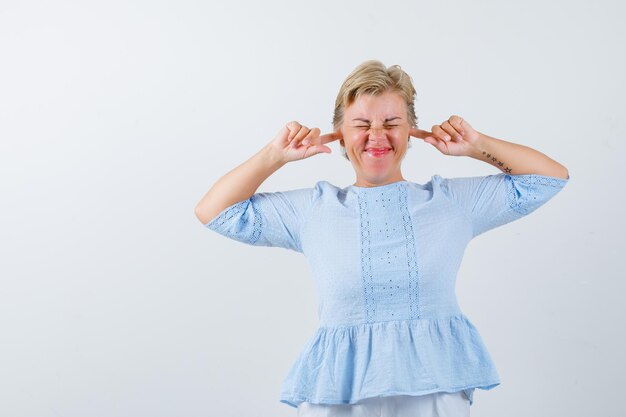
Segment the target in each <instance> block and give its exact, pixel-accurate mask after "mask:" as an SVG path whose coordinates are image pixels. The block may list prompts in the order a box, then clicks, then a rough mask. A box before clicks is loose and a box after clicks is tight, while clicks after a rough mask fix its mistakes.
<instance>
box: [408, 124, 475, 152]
mask: <svg viewBox="0 0 626 417" xmlns="http://www.w3.org/2000/svg"><path fill="white" fill-rule="evenodd" d="M409 134H410V135H411V136H413V137H415V138H419V139H423V140H424V142H426V143H430V144H431V145H433V146H434V147H435V148H437V149H438V150H439V151H440V152H441V153H442V154H444V155H453V156H469V155H471V154H472V153H473V152H474V151H475V149H476V146H477V144H478V140H479V139H480V133H478V132H477V131H476V130H474V128H472V126H470V124H469V123H467V120H464V119H463V118H462V117H460V116H456V115H453V116H450V118H449V119H448V120H446V121H444V122H443V123H441V124H440V125H434V126H433V128H432V132H429V131H427V130H421V129H417V128H411V130H410V132H409Z"/></svg>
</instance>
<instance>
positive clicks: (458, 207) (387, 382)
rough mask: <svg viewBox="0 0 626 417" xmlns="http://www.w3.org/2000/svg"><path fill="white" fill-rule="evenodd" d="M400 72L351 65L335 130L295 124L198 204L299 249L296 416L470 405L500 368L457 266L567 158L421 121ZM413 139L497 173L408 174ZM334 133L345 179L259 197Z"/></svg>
mask: <svg viewBox="0 0 626 417" xmlns="http://www.w3.org/2000/svg"><path fill="white" fill-rule="evenodd" d="M414 100H415V89H414V87H413V85H412V82H411V78H410V77H409V76H408V75H407V74H406V73H405V72H404V71H403V70H402V69H401V68H400V67H398V66H392V67H389V68H386V67H385V66H384V65H383V64H382V63H381V62H379V61H367V62H364V63H363V64H361V65H359V66H358V67H357V68H356V69H355V70H354V71H353V72H352V73H351V74H350V75H349V76H348V77H347V79H346V80H345V81H344V83H343V85H342V87H341V89H340V91H339V94H338V96H337V100H336V103H335V112H334V119H333V127H334V132H332V133H329V134H325V135H320V130H319V129H318V128H313V129H309V128H307V127H306V126H303V125H301V124H300V123H298V122H295V121H294V122H290V123H287V124H286V125H285V126H284V127H283V128H282V129H281V130H280V132H278V135H277V136H276V137H275V138H274V139H273V140H272V141H271V142H269V143H268V144H267V145H266V146H264V147H263V148H262V149H261V150H260V151H259V152H257V153H256V154H255V155H254V156H252V157H251V158H250V159H249V160H247V161H246V162H244V163H243V164H241V165H239V166H238V167H237V168H235V169H233V170H232V171H230V172H228V173H227V174H226V175H224V176H223V177H222V178H220V179H219V181H217V182H216V183H215V184H214V185H213V187H212V188H211V189H210V190H209V191H208V193H207V194H206V195H205V196H204V197H203V198H202V200H201V201H200V202H199V203H198V205H197V207H196V215H197V217H198V218H199V220H200V221H201V222H202V223H203V224H205V225H206V226H207V227H208V228H209V229H211V230H214V231H216V232H218V233H221V234H223V235H224V236H227V237H229V238H232V239H235V240H238V241H241V242H244V243H247V244H251V245H260V246H278V247H283V248H288V249H291V250H294V251H297V252H300V253H302V254H304V255H305V256H306V257H307V258H308V260H309V262H310V265H311V269H312V271H313V275H314V277H315V284H316V288H317V293H318V297H319V302H320V304H319V309H318V315H319V319H320V327H319V329H318V330H317V331H316V333H315V334H314V335H313V337H311V338H310V340H309V341H308V343H307V344H306V346H305V347H304V349H303V350H302V351H301V353H300V355H299V357H298V358H297V360H296V362H295V363H294V364H293V366H292V367H291V369H290V371H289V373H288V375H287V377H286V379H285V381H284V383H283V387H282V391H281V396H280V401H281V402H284V403H286V404H288V405H291V406H293V407H297V408H298V415H300V416H327V415H328V416H344V415H345V416H367V415H376V416H395V417H398V416H399V417H403V416H455V417H459V416H469V409H470V405H471V404H472V403H473V392H474V389H475V388H481V389H484V390H488V389H491V388H494V387H495V386H497V385H499V384H500V379H499V376H498V374H497V371H496V368H495V366H494V364H493V362H492V360H491V357H490V355H489V353H488V351H487V349H486V347H485V346H484V344H483V342H482V339H481V337H480V335H479V333H478V331H477V329H476V328H475V327H474V325H473V324H472V323H471V322H470V321H469V319H468V318H467V317H466V316H465V315H464V314H463V312H462V311H461V310H460V308H459V306H458V304H457V301H456V296H455V292H454V291H455V290H454V288H455V280H456V273H457V271H458V269H459V266H460V263H461V259H462V256H463V252H464V250H465V247H466V246H467V244H468V242H469V241H470V240H471V239H473V238H474V237H476V236H478V235H479V234H481V233H484V232H486V231H488V230H490V229H493V228H495V227H497V226H500V225H503V224H505V223H509V222H511V221H513V220H516V219H518V218H521V217H523V216H524V215H527V214H529V213H531V212H532V211H534V210H535V209H536V208H538V207H539V206H541V205H542V204H544V203H545V202H547V201H548V200H549V199H550V198H551V197H553V196H554V195H555V194H556V193H557V192H558V191H559V190H561V189H562V188H563V187H564V186H565V184H566V183H567V181H568V180H569V173H568V171H567V169H566V168H565V167H564V166H563V165H561V164H559V163H558V162H556V161H554V160H552V159H551V158H549V157H548V156H546V155H544V154H542V153H541V152H538V151H536V150H534V149H531V148H529V147H526V146H522V145H518V144H514V143H510V142H506V141H504V140H500V139H496V138H493V137H490V136H487V135H485V134H483V133H480V132H478V131H477V130H475V129H473V128H472V126H471V125H470V124H469V123H468V122H467V121H466V120H464V119H463V118H462V117H459V116H456V115H455V116H451V117H450V118H449V119H448V120H446V121H444V122H443V123H441V124H440V125H435V126H433V127H432V130H431V131H425V130H420V129H418V128H417V125H416V119H417V118H416V116H415V110H414ZM411 136H413V137H415V138H418V139H422V140H423V141H424V142H426V143H429V144H431V145H432V146H434V147H435V148H437V149H438V150H439V151H440V152H441V153H443V154H445V155H454V156H468V157H471V158H474V159H477V160H480V161H484V162H487V163H489V164H491V165H493V166H494V167H496V168H498V169H499V170H500V171H501V172H500V173H498V174H493V175H487V176H478V177H462V178H442V177H441V176H439V175H433V176H432V178H431V180H430V181H428V182H427V183H426V184H418V183H415V182H411V181H409V180H406V179H405V178H404V177H403V175H402V172H401V163H402V160H403V159H404V157H405V155H406V152H407V148H408V147H409V146H410V140H411V139H410V138H411ZM335 140H338V141H339V143H340V146H341V149H342V152H343V153H344V156H345V157H346V158H347V159H348V160H349V161H350V162H351V163H352V166H353V168H354V171H355V175H356V181H355V182H354V184H352V185H349V186H346V187H344V188H340V187H338V186H335V185H333V184H330V183H329V182H327V181H318V182H317V183H316V184H315V186H314V187H311V188H300V189H296V190H290V191H283V192H273V193H270V192H262V193H257V192H256V190H257V188H258V187H259V186H260V185H261V183H263V181H264V180H265V179H266V178H268V177H269V176H270V175H271V174H272V173H274V172H275V171H276V170H278V169H279V168H280V167H282V166H283V165H285V164H286V163H288V162H292V161H298V160H301V159H305V158H309V157H311V156H314V155H317V154H318V153H321V152H325V153H330V152H331V149H330V148H329V147H328V146H326V145H327V144H328V143H330V142H333V141H335Z"/></svg>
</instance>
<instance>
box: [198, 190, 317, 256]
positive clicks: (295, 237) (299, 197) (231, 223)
mask: <svg viewBox="0 0 626 417" xmlns="http://www.w3.org/2000/svg"><path fill="white" fill-rule="evenodd" d="M314 192H315V188H300V189H296V190H289V191H278V192H260V193H256V194H253V195H252V196H251V197H250V198H248V199H247V200H243V201H240V202H238V203H235V204H233V205H231V206H230V207H227V208H225V209H224V210H222V212H221V213H220V214H218V215H217V216H216V217H215V218H214V219H213V220H211V221H210V222H208V223H207V224H205V226H206V227H207V228H209V229H211V230H213V231H215V232H217V233H219V234H221V235H223V236H226V237H228V238H230V239H234V240H237V241H239V242H243V243H246V244H248V245H255V246H276V247H281V248H286V249H291V250H294V251H296V252H300V253H302V244H301V241H300V230H301V228H302V225H303V223H304V221H305V218H306V216H307V214H308V211H309V209H310V208H311V205H312V202H313V196H314Z"/></svg>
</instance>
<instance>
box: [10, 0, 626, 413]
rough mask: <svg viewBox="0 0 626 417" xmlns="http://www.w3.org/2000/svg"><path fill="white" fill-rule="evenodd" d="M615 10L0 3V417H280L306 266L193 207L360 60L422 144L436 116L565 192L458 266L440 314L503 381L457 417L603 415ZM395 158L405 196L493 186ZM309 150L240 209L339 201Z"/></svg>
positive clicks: (618, 56)
mask: <svg viewBox="0 0 626 417" xmlns="http://www.w3.org/2000/svg"><path fill="white" fill-rule="evenodd" d="M592 4H593V5H592ZM624 11H625V6H624V5H623V3H622V2H619V1H617V0H615V1H608V0H602V1H595V2H581V1H538V0H534V1H524V2H515V3H513V2H496V1H485V0H482V1H473V2H463V1H456V2H432V1H386V2H374V1H371V0H370V1H364V0H360V1H354V0H353V1H344V2H330V1H328V2H319V1H317V2H307V3H302V2H293V1H268V2H253V1H247V2H233V4H232V5H224V4H222V3H212V2H203V1H189V0H184V1H182V0H179V1H172V0H170V1H147V0H144V1H119V0H114V1H100V2H96V1H91V2H85V1H67V0H66V1H63V0H58V1H54V2H46V1H40V2H35V1H9V0H0V141H1V146H0V196H1V204H0V210H1V215H0V250H1V252H0V253H1V255H0V416H2V417H5V416H6V417H25V416H28V417H31V416H32V417H35V416H36V417H83V416H90V417H100V416H102V417H126V416H133V417H135V416H150V417H153V416H154V417H160V416H163V417H166V416H167V417H170V416H185V417H196V416H221V417H227V416H270V415H271V416H295V415H296V409H294V408H291V407H289V406H287V405H285V404H282V403H280V402H279V401H278V395H279V389H280V385H281V383H282V380H283V378H284V377H285V376H286V373H287V370H288V369H289V366H290V365H291V363H292V362H293V361H294V360H295V359H296V356H297V354H298V352H299V351H300V349H301V348H302V347H303V345H304V343H305V341H306V340H307V339H308V338H309V337H310V336H311V335H312V333H313V332H314V330H315V329H316V326H317V315H316V309H317V300H316V294H315V290H314V286H313V279H312V276H311V274H310V272H309V267H308V264H307V261H306V258H304V256H302V255H300V254H298V253H295V252H291V251H288V250H285V249H280V248H267V247H253V246H247V245H244V244H242V243H239V242H236V241H231V240H229V239H226V238H224V237H222V236H220V235H218V234H216V233H214V232H212V231H210V230H208V229H206V228H204V227H203V225H202V224H201V223H200V222H199V221H198V219H197V218H196V217H195V215H194V208H195V205H196V203H197V202H198V201H199V200H200V198H201V197H202V196H203V195H204V193H205V192H206V191H207V190H208V189H209V188H210V186H211V185H212V184H213V183H214V182H215V181H216V180H217V179H218V178H219V177H221V176H222V175H223V174H225V173H226V172H227V171H229V170H230V169H232V168H234V167H235V166H237V165H239V164H240V163H242V162H244V161H245V160H246V159H248V158H249V157H250V156H252V154H253V153H255V152H256V151H257V150H259V149H260V148H261V147H262V146H263V145H264V144H265V143H267V142H269V141H270V140H271V139H272V138H273V137H274V135H275V134H276V133H277V132H278V130H279V129H280V128H281V127H282V125H283V124H284V123H286V122H288V121H290V120H298V121H300V122H301V123H303V124H305V125H307V126H309V127H313V126H317V127H320V128H321V129H322V132H329V131H330V129H331V117H332V110H333V105H334V100H335V96H336V94H337V91H338V89H339V86H340V85H341V83H342V81H343V80H344V78H345V77H346V76H347V75H348V73H349V72H350V71H351V70H352V69H353V68H354V67H356V66H357V65H358V64H360V63H361V62H363V61H365V60H367V59H379V60H381V61H383V63H385V64H386V65H392V64H400V65H401V66H402V67H403V68H404V69H405V70H406V71H407V72H408V73H409V74H411V76H412V78H413V80H414V84H415V87H416V89H417V102H416V112H417V115H418V125H419V127H420V128H423V129H430V128H431V127H432V125H434V124H439V123H441V122H442V121H443V120H446V119H447V118H448V117H449V116H450V115H452V114H459V115H461V116H462V117H464V118H465V119H466V120H467V121H468V122H469V123H470V124H471V125H472V126H473V127H474V128H476V129H477V130H479V131H481V132H484V133H486V134H488V135H491V136H494V137H497V138H500V139H504V140H508V141H512V142H516V143H521V144H524V145H526V146H530V147H533V148H535V149H538V150H540V151H542V152H544V153H545V154H547V155H548V156H550V157H552V158H553V159H555V160H557V161H559V162H560V163H562V164H563V165H565V166H566V167H567V168H568V169H569V171H570V175H571V180H570V182H569V184H568V185H567V186H566V188H565V189H564V190H563V191H562V192H561V193H560V194H558V195H557V196H556V197H555V198H554V199H553V200H551V201H550V202H548V203H547V204H546V205H545V206H543V207H542V208H540V209H539V210H538V211H536V212H535V213H533V214H531V215H530V216H528V217H525V218H523V219H520V220H518V221H516V222H513V223H511V224H508V225H505V226H503V227H500V228H498V229H495V230H493V231H490V232H488V233H487V234H485V235H482V236H480V237H477V238H476V239H475V240H474V241H472V242H471V243H470V245H469V246H468V248H467V250H466V253H465V259H464V263H463V265H462V267H461V270H460V271H459V277H458V283H457V297H458V300H459V304H460V305H461V308H462V309H463V311H464V312H465V313H466V314H467V315H468V317H469V318H470V319H471V320H472V321H473V322H474V323H475V325H476V326H477V327H478V329H479V331H480V332H481V335H482V336H483V338H484V341H485V343H486V344H487V347H488V349H489V351H490V353H491V354H492V356H493V359H494V361H495V363H496V366H497V369H498V372H499V374H500V376H501V379H502V384H501V385H500V386H499V387H497V388H495V389H493V390H491V391H482V390H477V391H476V393H475V403H474V405H473V406H472V413H473V415H474V416H485V417H487V416H502V415H507V416H510V417H516V416H530V415H532V416H555V415H567V416H581V417H582V416H585V417H586V416H590V415H598V416H618V415H622V414H623V411H622V408H623V406H622V405H621V404H620V403H621V395H622V393H623V380H624V379H623V375H624V374H625V373H626V366H625V362H626V361H625V360H624V356H623V352H624V351H626V343H625V331H624V329H625V328H626V326H625V325H624V317H625V313H626V311H625V307H624V304H625V303H624V302H623V294H624V293H625V291H626V285H625V283H624V278H625V274H624V273H623V272H621V265H622V263H621V261H620V259H619V256H620V255H621V256H622V260H623V255H622V252H623V251H624V249H626V247H625V244H624V239H623V232H624V226H625V224H624V218H623V216H622V215H620V214H619V213H622V212H623V207H622V206H623V205H624V191H623V185H622V181H621V178H622V172H623V171H621V170H620V169H619V167H618V163H622V168H623V162H622V161H621V159H622V158H623V155H624V152H625V151H626V147H625V145H624V136H625V133H626V129H625V127H624V124H620V120H622V119H620V117H623V116H620V114H621V115H623V114H624V110H625V109H626V106H625V97H626V88H625V82H624V81H625V77H624V74H626V68H625V67H626V65H625V63H626V62H625V61H626V59H625V54H624V52H623V47H624V43H625V41H626V36H625V32H624V24H623V16H624V15H625V14H624ZM413 142H414V145H413V147H412V148H411V149H409V154H408V155H407V157H406V159H405V160H404V162H403V174H404V176H405V178H407V179H409V180H411V181H415V182H419V183H424V182H427V181H428V180H429V179H430V177H431V176H432V175H433V174H439V175H442V176H444V177H456V176H473V175H486V174H490V173H497V172H499V171H498V170H496V169H495V168H494V167H492V166H491V165H488V164H487V163H483V162H480V161H476V160H473V159H470V158H462V157H446V156H444V155H442V154H440V153H439V152H438V151H437V150H436V149H435V148H433V147H432V146H431V145H428V144H426V143H424V142H422V141H420V140H418V139H413ZM331 148H332V149H333V152H332V154H320V155H317V156H315V157H313V158H309V159H306V160H304V161H301V162H297V163H291V164H288V165H287V166H285V167H284V168H283V169H281V170H279V171H278V172H276V173H275V174H274V175H273V176H272V177H270V178H269V179H268V180H267V181H266V182H265V183H263V184H262V186H261V187H260V188H259V191H278V190H288V189H293V188H300V187H307V186H312V185H313V184H314V183H315V182H316V181H319V180H327V181H330V182H331V183H333V184H336V185H339V186H346V185H349V184H352V183H353V182H354V179H355V177H354V172H353V171H352V168H351V166H350V164H349V162H348V161H346V160H345V159H343V158H342V157H341V154H340V152H339V147H338V144H337V143H333V144H331ZM618 158H619V159H620V160H618Z"/></svg>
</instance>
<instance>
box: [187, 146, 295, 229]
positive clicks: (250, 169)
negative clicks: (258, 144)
mask: <svg viewBox="0 0 626 417" xmlns="http://www.w3.org/2000/svg"><path fill="white" fill-rule="evenodd" d="M284 164H285V163H284V162H281V161H278V160H277V159H276V158H275V157H272V153H271V152H270V151H269V148H268V146H265V147H263V149H261V150H260V151H258V152H257V153H256V154H254V155H253V156H252V157H251V158H250V159H248V160H247V161H245V162H244V163H242V164H241V165H239V166H238V167H236V168H234V169H232V170H231V171H229V172H228V173H226V174H225V175H224V176H222V177H221V178H220V179H219V180H218V181H217V182H216V183H215V184H213V186H212V187H211V189H209V191H208V192H207V193H206V194H205V195H204V197H202V199H201V200H200V202H199V203H198V204H197V205H196V209H195V213H196V217H198V219H199V220H200V221H201V222H202V223H203V224H207V223H208V222H210V221H211V220H213V218H215V217H216V216H217V215H218V214H220V213H221V212H222V211H223V210H224V209H225V208H227V207H230V206H231V205H233V204H235V203H237V202H239V201H243V200H246V199H248V198H250V197H251V196H252V195H253V194H254V193H255V192H256V190H257V189H258V188H259V186H260V185H261V184H262V183H263V181H265V180H266V179H267V178H268V177H269V176H270V175H272V174H273V173H274V172H276V171H277V170H278V169H280V168H281V167H282V166H283V165H284Z"/></svg>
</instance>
